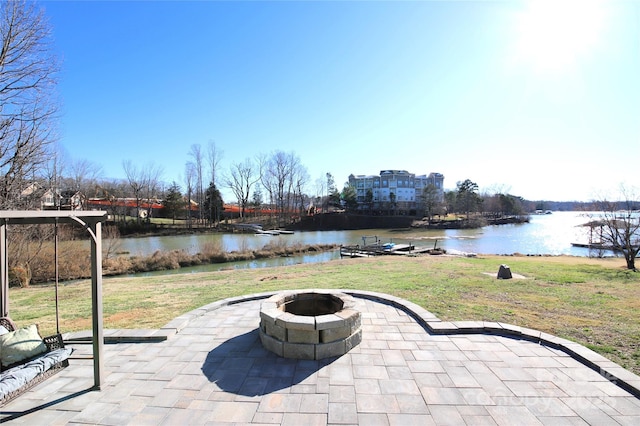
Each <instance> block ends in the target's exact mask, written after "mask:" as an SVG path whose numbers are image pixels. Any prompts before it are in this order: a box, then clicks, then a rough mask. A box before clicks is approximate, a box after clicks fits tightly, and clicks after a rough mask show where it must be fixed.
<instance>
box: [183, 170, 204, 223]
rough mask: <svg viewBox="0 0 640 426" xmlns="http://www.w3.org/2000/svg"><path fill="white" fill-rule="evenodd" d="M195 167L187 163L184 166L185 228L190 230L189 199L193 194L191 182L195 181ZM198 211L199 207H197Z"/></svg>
mask: <svg viewBox="0 0 640 426" xmlns="http://www.w3.org/2000/svg"><path fill="white" fill-rule="evenodd" d="M195 168H196V167H195V165H194V164H193V163H192V162H191V161H188V162H187V164H186V165H185V170H184V171H185V173H184V176H185V178H184V179H185V182H184V183H185V185H186V187H187V204H186V212H187V227H188V228H189V229H191V197H192V194H193V182H194V180H195V176H196V172H195ZM198 209H200V206H198Z"/></svg>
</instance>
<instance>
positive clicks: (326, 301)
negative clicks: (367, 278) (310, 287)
mask: <svg viewBox="0 0 640 426" xmlns="http://www.w3.org/2000/svg"><path fill="white" fill-rule="evenodd" d="M343 306H344V302H343V301H342V300H340V299H339V298H338V297H335V296H333V295H331V294H321V293H300V294H298V295H296V297H295V298H294V299H293V300H291V301H290V302H285V304H284V311H285V312H288V313H290V314H293V315H302V316H305V317H313V316H316V315H327V314H335V313H336V312H338V311H340V310H342V307H343Z"/></svg>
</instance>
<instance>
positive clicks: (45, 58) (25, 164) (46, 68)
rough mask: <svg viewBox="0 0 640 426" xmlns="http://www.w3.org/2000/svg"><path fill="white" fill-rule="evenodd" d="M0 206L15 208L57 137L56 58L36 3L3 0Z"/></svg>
mask: <svg viewBox="0 0 640 426" xmlns="http://www.w3.org/2000/svg"><path fill="white" fill-rule="evenodd" d="M0 37H2V46H1V48H0V208H13V207H14V206H15V204H16V202H17V199H18V197H19V194H20V193H21V191H22V190H23V189H24V186H25V181H27V180H29V179H31V180H33V179H34V177H35V176H36V175H37V174H38V172H39V170H40V169H41V166H42V165H43V164H44V162H45V161H46V160H47V155H46V154H47V148H48V146H49V145H50V144H51V142H52V141H53V140H54V136H55V135H54V133H53V129H54V126H53V120H54V114H55V112H56V107H55V104H54V103H53V95H54V92H55V85H56V80H55V74H56V72H57V71H58V61H57V60H56V58H55V56H54V55H53V54H52V51H53V50H52V49H51V39H50V29H49V26H48V24H47V21H46V19H45V17H44V13H43V12H42V10H40V9H38V8H37V7H36V5H35V4H34V3H33V2H27V1H22V0H19V1H4V2H0Z"/></svg>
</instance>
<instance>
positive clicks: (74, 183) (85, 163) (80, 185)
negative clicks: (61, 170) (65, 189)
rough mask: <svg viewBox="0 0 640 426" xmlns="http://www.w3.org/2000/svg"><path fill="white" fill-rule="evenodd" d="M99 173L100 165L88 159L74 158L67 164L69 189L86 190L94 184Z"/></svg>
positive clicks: (100, 170) (100, 173)
mask: <svg viewBox="0 0 640 426" xmlns="http://www.w3.org/2000/svg"><path fill="white" fill-rule="evenodd" d="M101 175H102V166H100V165H98V164H95V163H93V162H91V161H89V160H85V159H80V160H74V161H72V162H71V164H70V165H69V179H70V181H71V189H73V190H75V191H84V192H88V190H89V188H91V187H94V186H95V184H96V182H97V181H98V179H99V178H100V177H101Z"/></svg>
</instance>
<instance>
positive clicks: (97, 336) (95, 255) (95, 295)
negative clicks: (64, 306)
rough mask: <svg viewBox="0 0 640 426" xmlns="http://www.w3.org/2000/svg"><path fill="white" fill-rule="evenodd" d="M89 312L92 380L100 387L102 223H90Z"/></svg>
mask: <svg viewBox="0 0 640 426" xmlns="http://www.w3.org/2000/svg"><path fill="white" fill-rule="evenodd" d="M91 230H92V231H93V236H94V238H92V239H91V313H92V315H91V316H92V324H93V333H92V335H93V380H94V386H95V387H96V388H97V389H100V386H102V382H103V378H104V366H103V364H104V363H103V362H102V355H103V351H104V335H103V326H102V223H100V222H96V223H93V224H92V225H91Z"/></svg>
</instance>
